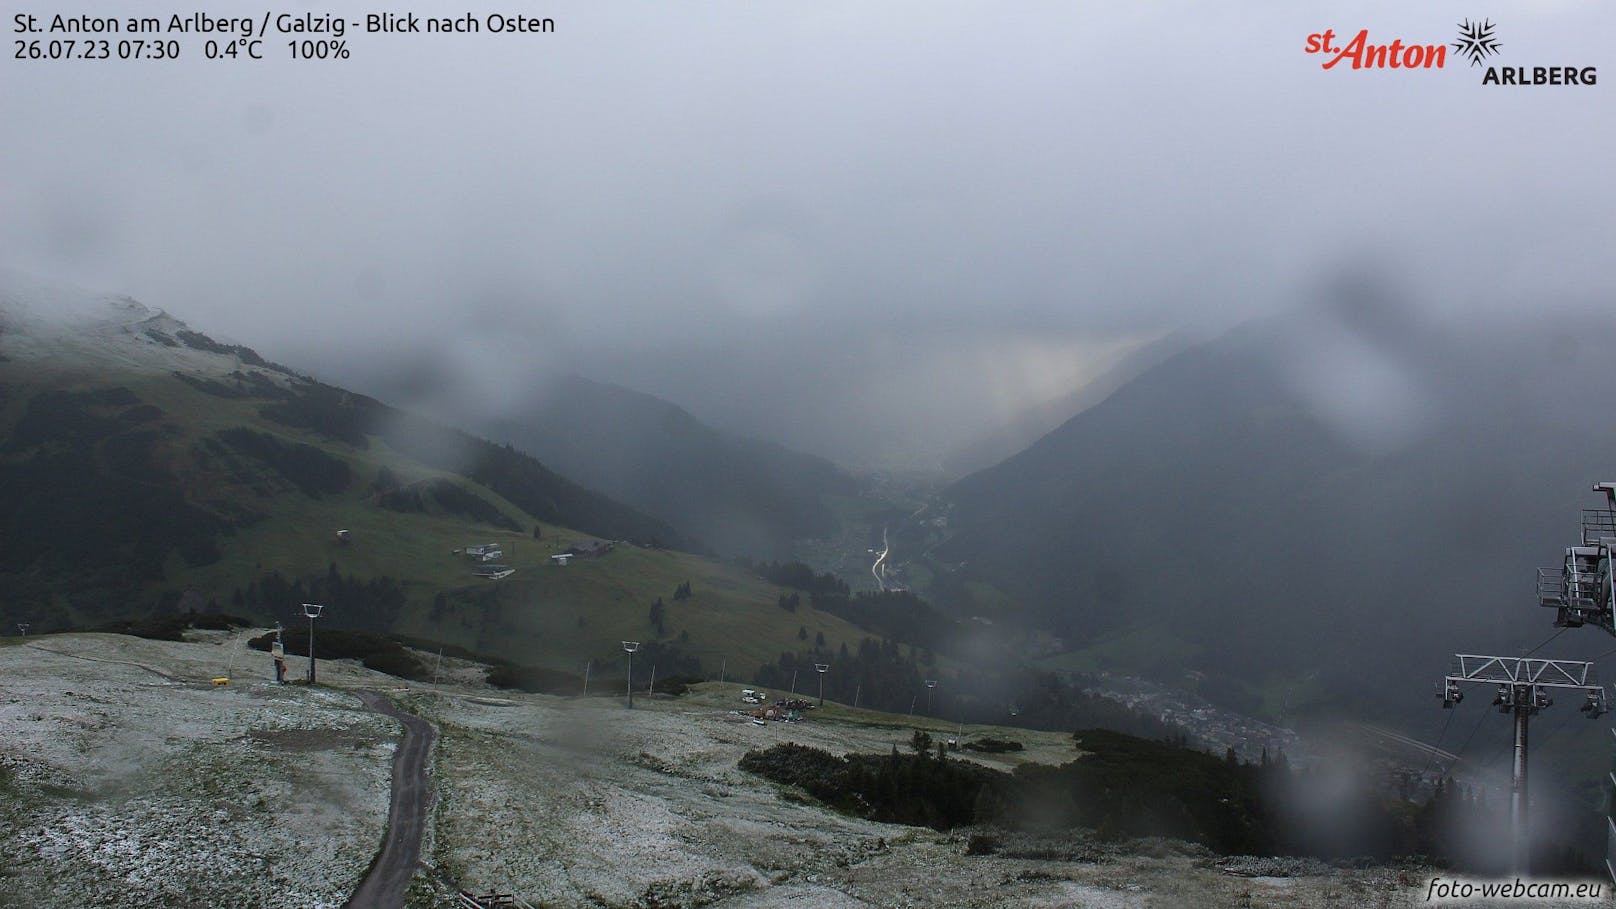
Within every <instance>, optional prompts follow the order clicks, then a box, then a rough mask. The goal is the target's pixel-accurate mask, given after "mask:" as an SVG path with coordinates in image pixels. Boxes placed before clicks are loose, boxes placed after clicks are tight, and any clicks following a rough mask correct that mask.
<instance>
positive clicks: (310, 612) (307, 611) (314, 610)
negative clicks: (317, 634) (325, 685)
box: [303, 603, 325, 685]
mask: <svg viewBox="0 0 1616 909" xmlns="http://www.w3.org/2000/svg"><path fill="white" fill-rule="evenodd" d="M324 610H325V607H324V606H321V605H320V604H318V603H304V604H303V614H304V615H305V616H308V619H309V684H310V685H313V684H314V620H315V619H317V618H319V617H320V613H321V612H323V611H324Z"/></svg>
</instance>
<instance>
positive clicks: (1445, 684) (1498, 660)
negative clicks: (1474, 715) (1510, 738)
mask: <svg viewBox="0 0 1616 909" xmlns="http://www.w3.org/2000/svg"><path fill="white" fill-rule="evenodd" d="M1487 683H1490V684H1493V685H1496V686H1497V689H1498V693H1497V695H1495V696H1494V697H1493V706H1495V707H1497V708H1498V712H1499V713H1503V714H1507V715H1510V716H1513V718H1514V721H1515V743H1514V758H1513V759H1512V761H1511V762H1510V772H1509V821H1510V841H1511V844H1510V847H1511V848H1510V851H1511V863H1512V864H1513V866H1514V869H1515V873H1517V874H1525V873H1526V872H1527V863H1528V860H1529V846H1528V842H1529V837H1528V833H1529V830H1528V828H1527V821H1526V806H1527V789H1526V741H1527V726H1528V723H1529V721H1530V720H1531V718H1532V717H1533V716H1535V715H1537V712H1538V711H1539V710H1542V709H1543V708H1544V707H1549V706H1552V705H1553V704H1554V698H1552V697H1550V696H1549V695H1550V693H1551V692H1552V691H1554V690H1556V689H1559V690H1569V691H1577V692H1580V693H1581V694H1583V695H1584V696H1585V698H1586V699H1585V700H1584V701H1583V704H1582V706H1581V707H1579V708H1577V709H1578V710H1579V711H1581V712H1582V713H1585V714H1587V715H1588V718H1589V719H1594V718H1595V717H1598V716H1599V715H1601V714H1603V713H1605V712H1606V704H1605V689H1604V688H1603V687H1601V686H1600V684H1599V681H1598V677H1597V675H1596V674H1595V672H1594V664H1592V663H1587V662H1582V661H1578V660H1534V659H1529V658H1526V657H1499V656H1481V655H1479V654H1472V653H1461V654H1457V655H1455V656H1454V658H1453V670H1452V671H1451V672H1449V673H1448V675H1447V677H1445V678H1444V679H1443V680H1442V690H1441V692H1440V693H1439V696H1440V697H1441V698H1442V706H1443V707H1444V708H1452V707H1453V706H1455V705H1456V704H1458V703H1459V702H1460V701H1462V700H1464V691H1463V690H1462V689H1461V687H1460V686H1462V685H1468V684H1487Z"/></svg>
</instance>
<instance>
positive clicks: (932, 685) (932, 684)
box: [926, 679, 937, 716]
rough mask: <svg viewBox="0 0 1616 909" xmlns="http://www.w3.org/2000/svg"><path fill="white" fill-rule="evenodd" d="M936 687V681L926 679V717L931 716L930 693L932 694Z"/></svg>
mask: <svg viewBox="0 0 1616 909" xmlns="http://www.w3.org/2000/svg"><path fill="white" fill-rule="evenodd" d="M936 687H937V680H936V679H927V680H926V715H927V716H931V692H932V689H933V688H936Z"/></svg>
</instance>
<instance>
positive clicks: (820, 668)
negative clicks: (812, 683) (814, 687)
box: [814, 663, 830, 707]
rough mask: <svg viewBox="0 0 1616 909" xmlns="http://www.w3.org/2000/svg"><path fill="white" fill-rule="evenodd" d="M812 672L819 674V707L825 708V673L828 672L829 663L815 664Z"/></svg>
mask: <svg viewBox="0 0 1616 909" xmlns="http://www.w3.org/2000/svg"><path fill="white" fill-rule="evenodd" d="M814 671H815V672H817V673H819V706H821V707H823V706H825V673H827V672H829V671H830V664H829V663H815V664H814Z"/></svg>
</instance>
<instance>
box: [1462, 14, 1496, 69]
mask: <svg viewBox="0 0 1616 909" xmlns="http://www.w3.org/2000/svg"><path fill="white" fill-rule="evenodd" d="M1495 27H1496V26H1494V25H1493V23H1492V21H1491V20H1485V21H1482V22H1471V21H1470V20H1469V19H1466V20H1465V21H1464V22H1462V23H1460V24H1459V40H1457V41H1455V42H1453V49H1454V50H1456V51H1458V52H1459V53H1460V55H1461V56H1465V57H1469V58H1470V65H1471V66H1480V65H1481V61H1482V60H1483V59H1485V58H1487V57H1491V56H1492V55H1493V54H1496V53H1498V49H1499V48H1500V47H1503V45H1502V44H1499V43H1498V39H1497V38H1496V37H1495V36H1494V35H1493V29H1494V28H1495Z"/></svg>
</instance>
